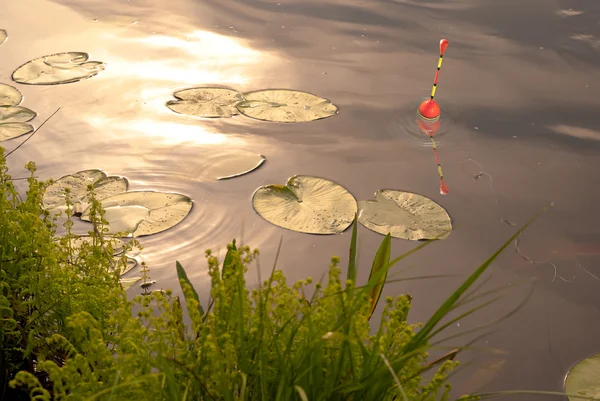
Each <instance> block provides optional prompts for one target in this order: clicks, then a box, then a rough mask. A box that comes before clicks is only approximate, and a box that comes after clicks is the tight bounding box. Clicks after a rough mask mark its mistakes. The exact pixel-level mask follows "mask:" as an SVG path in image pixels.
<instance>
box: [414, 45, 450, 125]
mask: <svg viewBox="0 0 600 401" xmlns="http://www.w3.org/2000/svg"><path fill="white" fill-rule="evenodd" d="M447 48H448V41H447V40H446V39H442V40H440V59H439V61H438V66H437V71H436V72H435V79H434V80H433V88H431V97H430V98H429V99H427V100H424V101H423V103H421V105H420V106H419V116H420V117H422V118H424V119H425V120H436V119H438V118H439V117H440V106H439V105H438V104H437V102H436V101H435V100H433V97H434V96H435V90H436V88H437V82H438V77H439V75H440V68H442V60H443V58H444V53H445V52H446V49H447Z"/></svg>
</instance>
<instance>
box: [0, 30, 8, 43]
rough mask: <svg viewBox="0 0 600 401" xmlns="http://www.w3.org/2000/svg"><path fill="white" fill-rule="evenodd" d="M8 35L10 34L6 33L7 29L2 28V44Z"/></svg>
mask: <svg viewBox="0 0 600 401" xmlns="http://www.w3.org/2000/svg"><path fill="white" fill-rule="evenodd" d="M7 37H8V34H7V33H6V31H5V30H4V29H0V45H1V44H2V43H4V41H5V40H6V38H7Z"/></svg>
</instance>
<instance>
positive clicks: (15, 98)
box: [0, 83, 23, 106]
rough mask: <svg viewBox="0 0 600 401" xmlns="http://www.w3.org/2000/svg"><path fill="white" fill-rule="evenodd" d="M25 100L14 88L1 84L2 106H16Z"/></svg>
mask: <svg viewBox="0 0 600 401" xmlns="http://www.w3.org/2000/svg"><path fill="white" fill-rule="evenodd" d="M22 100H23V95H22V94H21V92H19V90H18V89H17V88H15V87H13V86H10V85H6V84H2V83H0V106H16V105H18V104H19V103H21V101H22Z"/></svg>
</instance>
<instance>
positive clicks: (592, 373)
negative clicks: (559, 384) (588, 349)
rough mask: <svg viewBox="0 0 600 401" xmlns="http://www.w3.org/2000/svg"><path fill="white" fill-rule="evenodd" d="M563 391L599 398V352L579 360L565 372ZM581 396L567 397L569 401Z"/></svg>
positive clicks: (590, 398)
mask: <svg viewBox="0 0 600 401" xmlns="http://www.w3.org/2000/svg"><path fill="white" fill-rule="evenodd" d="M565 392H566V393H567V394H574V395H575V394H577V395H580V396H584V397H589V398H586V399H589V400H600V354H598V355H594V356H592V357H589V358H585V359H583V360H581V361H579V362H578V363H577V364H575V366H573V368H572V369H571V370H570V371H569V373H568V374H567V378H566V379H565ZM580 399H581V398H575V397H569V401H576V400H580Z"/></svg>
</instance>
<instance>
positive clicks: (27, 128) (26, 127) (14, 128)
mask: <svg viewBox="0 0 600 401" xmlns="http://www.w3.org/2000/svg"><path fill="white" fill-rule="evenodd" d="M30 132H33V125H31V124H28V123H3V124H0V142H2V141H8V140H9V139H13V138H16V137H19V136H21V135H25V134H29V133H30Z"/></svg>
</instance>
